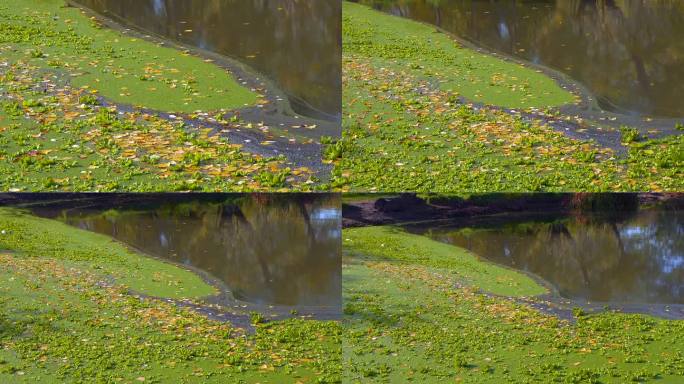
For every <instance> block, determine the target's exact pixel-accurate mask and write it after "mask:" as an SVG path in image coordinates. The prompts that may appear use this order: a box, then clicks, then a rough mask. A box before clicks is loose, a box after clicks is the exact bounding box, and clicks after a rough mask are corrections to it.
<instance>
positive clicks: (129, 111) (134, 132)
mask: <svg viewBox="0 0 684 384" xmlns="http://www.w3.org/2000/svg"><path fill="white" fill-rule="evenodd" d="M0 89H1V90H2V93H3V95H2V97H0V133H1V136H0V173H2V175H3V176H2V178H0V188H1V189H2V190H3V191H29V192H38V191H87V192H92V191H134V192H144V191H210V192H215V191H237V192H239V191H276V190H280V191H290V190H315V189H320V188H325V187H322V186H321V185H322V182H321V178H324V177H325V175H322V174H321V172H318V171H316V170H312V169H311V167H309V165H305V164H302V163H301V161H299V160H293V159H291V158H288V157H287V156H286V155H285V154H277V153H274V152H273V151H268V150H264V151H260V150H259V148H258V147H259V146H263V147H264V148H266V147H268V146H271V145H272V144H273V143H274V142H275V141H276V140H279V139H278V138H276V137H275V136H276V133H275V132H269V131H268V130H267V129H266V128H267V127H264V126H263V124H256V123H254V124H253V123H248V122H245V121H242V120H241V119H240V117H239V114H234V113H233V114H232V117H228V115H230V114H231V112H232V111H238V110H241V109H243V108H247V107H258V106H261V105H263V104H264V103H267V102H268V101H267V100H266V99H265V96H264V95H262V94H261V93H260V92H261V91H260V90H258V89H249V88H246V87H245V86H244V85H243V84H242V83H241V82H239V79H238V78H236V77H235V76H234V75H233V74H232V73H231V72H230V71H229V70H227V69H224V68H222V67H219V66H217V65H215V64H213V63H211V62H208V60H204V59H202V58H200V57H197V56H194V55H191V54H189V53H187V52H184V51H181V50H178V49H174V48H169V47H165V46H162V45H160V44H157V43H154V42H151V41H147V40H145V39H142V38H136V37H133V36H129V35H127V34H123V33H122V32H120V31H117V30H114V29H109V28H105V27H102V26H101V25H100V24H99V23H98V21H97V20H95V19H93V18H89V17H87V16H86V15H85V14H84V13H83V12H82V11H81V10H79V9H78V8H73V7H67V6H66V5H65V2H64V1H63V0H7V1H3V2H2V4H0ZM207 120H209V121H210V122H213V123H212V124H213V126H209V124H207V126H204V125H203V124H202V122H206V121H207ZM217 126H218V128H217ZM235 129H238V130H239V129H242V130H245V131H247V132H252V133H250V134H249V137H251V138H252V139H251V140H241V141H237V142H236V141H235V140H229V139H228V138H226V137H224V135H223V133H227V134H231V132H233V131H234V130H235ZM284 140H285V141H286V142H287V140H288V139H287V138H286V139H284ZM289 140H290V142H294V141H297V140H300V139H298V138H290V139H289ZM243 141H244V142H251V143H252V144H251V145H252V147H254V146H256V147H257V148H256V149H254V148H250V149H246V148H245V145H244V142H243ZM300 141H301V140H300ZM307 144H308V145H315V144H312V143H308V142H307V143H303V144H301V145H307ZM281 153H282V152H281ZM313 167H315V165H313Z"/></svg>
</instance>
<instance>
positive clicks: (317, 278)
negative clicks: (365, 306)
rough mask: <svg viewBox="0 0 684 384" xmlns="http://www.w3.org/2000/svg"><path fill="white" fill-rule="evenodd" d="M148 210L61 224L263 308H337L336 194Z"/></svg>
mask: <svg viewBox="0 0 684 384" xmlns="http://www.w3.org/2000/svg"><path fill="white" fill-rule="evenodd" d="M226 196H229V197H226V199H224V200H223V201H221V202H217V201H204V200H201V199H199V200H196V201H189V202H188V201H185V202H180V203H174V202H167V203H164V200H163V199H161V200H159V201H158V203H157V204H156V206H154V207H152V208H149V209H140V208H135V209H126V208H125V207H117V209H111V210H105V211H103V210H102V209H96V210H93V209H69V210H64V211H63V212H61V218H62V220H64V221H66V222H67V223H68V224H71V225H74V226H78V227H80V228H83V229H87V230H90V231H94V232H99V233H103V234H106V235H110V236H112V237H114V238H116V239H118V240H120V241H122V242H124V243H126V244H129V245H131V246H133V247H135V248H138V249H140V250H142V251H143V252H146V253H148V254H150V255H153V256H157V257H161V258H166V259H169V260H172V261H174V262H177V263H181V264H185V265H188V266H192V267H195V268H199V269H201V270H203V271H206V272H208V273H210V274H211V275H213V276H214V277H216V278H219V279H220V280H222V281H223V282H225V283H226V285H227V286H228V287H229V288H230V289H231V290H232V292H233V294H234V295H235V296H236V298H238V299H242V300H245V301H249V302H253V303H259V304H281V305H299V306H338V305H340V302H341V248H340V247H341V217H340V215H341V212H340V208H339V204H340V203H339V197H338V196H336V195H296V194H287V195H285V194H283V195H277V194H273V195H271V194H256V195H244V196H239V195H226Z"/></svg>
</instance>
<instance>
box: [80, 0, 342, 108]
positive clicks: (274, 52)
mask: <svg viewBox="0 0 684 384" xmlns="http://www.w3.org/2000/svg"><path fill="white" fill-rule="evenodd" d="M76 3H78V4H82V5H84V6H86V7H88V8H90V9H92V10H94V11H96V12H98V13H100V14H103V15H107V16H111V17H114V18H115V19H116V20H118V21H122V22H124V23H126V24H127V25H130V26H133V27H135V28H138V29H142V30H144V31H147V32H149V33H153V34H155V35H158V36H162V37H165V38H167V39H170V40H174V41H178V42H180V43H183V44H188V45H191V46H194V47H197V48H200V49H203V50H206V51H210V52H214V53H217V54H220V55H224V56H228V57H232V58H235V59H237V60H239V61H240V62H242V63H244V64H246V65H248V66H250V67H251V68H254V69H255V70H257V71H259V72H261V73H263V74H264V75H266V76H267V77H269V78H270V79H271V80H273V81H274V82H275V83H277V85H278V86H279V87H280V88H281V89H283V90H284V91H285V93H286V94H287V96H288V98H289V99H290V102H291V104H292V106H293V108H294V110H295V111H296V112H297V113H300V114H302V115H305V116H309V117H313V118H316V119H326V120H337V119H339V117H340V116H341V105H342V99H341V97H342V96H341V95H342V80H341V79H342V74H341V73H342V68H341V61H342V60H341V55H342V37H341V36H342V35H341V34H342V32H341V24H340V20H341V16H340V15H341V12H342V10H341V3H340V1H338V0H315V1H314V0H306V1H289V0H271V1H264V0H203V1H202V2H198V1H190V0H76Z"/></svg>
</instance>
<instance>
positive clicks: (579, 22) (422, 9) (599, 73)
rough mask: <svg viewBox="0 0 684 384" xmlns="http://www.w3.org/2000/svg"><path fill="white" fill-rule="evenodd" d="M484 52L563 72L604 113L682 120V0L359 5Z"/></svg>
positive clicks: (374, 1)
mask: <svg viewBox="0 0 684 384" xmlns="http://www.w3.org/2000/svg"><path fill="white" fill-rule="evenodd" d="M358 2H360V3H362V4H366V5H370V6H373V7H374V8H376V9H380V10H383V11H385V12H388V13H391V14H394V15H397V16H401V17H406V18H411V19H414V20H419V21H422V22H426V23H430V24H433V25H436V26H438V27H440V28H442V29H444V30H446V31H448V32H451V33H453V34H455V35H457V36H459V37H461V38H464V39H466V40H468V41H471V42H473V43H475V44H477V45H478V46H481V47H484V48H486V49H489V50H492V51H496V52H500V53H503V54H506V55H510V56H513V57H516V58H520V59H523V60H526V61H528V62H531V63H534V64H537V65H541V66H545V67H549V68H553V69H555V70H558V71H561V72H563V73H565V74H567V75H569V76H570V77H572V78H573V79H575V80H577V81H579V82H580V83H582V84H584V85H585V86H586V87H588V88H589V89H590V90H591V91H592V92H593V93H594V94H595V95H596V97H597V99H598V101H599V104H600V105H601V107H602V108H604V109H606V110H609V111H612V112H616V113H619V114H623V115H633V116H651V117H658V118H681V117H684V98H682V97H681V95H682V94H683V93H684V88H683V87H684V65H682V63H683V57H684V2H682V1H680V0H660V1H650V0H625V1H614V0H562V1H561V0H542V1H532V2H520V1H490V0H466V1H464V0H437V1H435V0H358Z"/></svg>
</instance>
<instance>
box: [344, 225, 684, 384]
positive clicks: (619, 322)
mask: <svg viewBox="0 0 684 384" xmlns="http://www.w3.org/2000/svg"><path fill="white" fill-rule="evenodd" d="M343 238H344V239H345V240H344V244H345V250H347V249H348V250H349V251H345V261H344V266H343V281H344V302H345V308H344V313H345V320H344V334H343V335H344V336H343V369H344V378H343V379H344V381H345V382H349V383H395V382H415V383H445V382H463V383H626V382H656V383H678V382H680V381H681V378H682V377H683V376H684V322H682V321H667V320H661V319H656V318H653V317H649V316H644V315H626V314H619V313H613V312H605V313H600V314H593V315H586V314H583V313H582V312H581V311H577V312H576V318H575V320H576V322H574V323H570V322H568V321H565V320H560V319H559V318H557V317H555V316H553V315H547V314H544V313H541V312H539V311H537V310H536V309H533V308H531V307H529V306H527V305H525V304H520V303H518V302H516V300H515V299H516V298H517V297H522V296H526V295H534V294H539V293H542V292H543V291H544V290H543V288H542V287H540V286H539V285H537V284H536V283H534V282H533V281H531V280H529V279H527V277H526V276H524V275H521V274H520V273H518V272H515V271H512V270H507V269H502V268H499V267H497V266H495V265H492V264H490V263H485V262H481V261H478V260H477V259H475V258H474V256H473V255H470V254H469V253H468V252H466V251H464V250H462V249H459V248H457V247H454V246H449V245H445V244H438V243H435V242H434V241H432V240H429V239H427V238H422V239H421V238H419V237H418V236H415V235H410V234H406V233H402V232H400V231H399V230H397V229H395V228H385V227H377V228H354V229H348V230H345V231H344V232H343ZM500 282H504V284H501V283H500ZM511 282H515V284H511ZM487 290H489V291H490V293H498V295H489V294H487Z"/></svg>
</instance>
